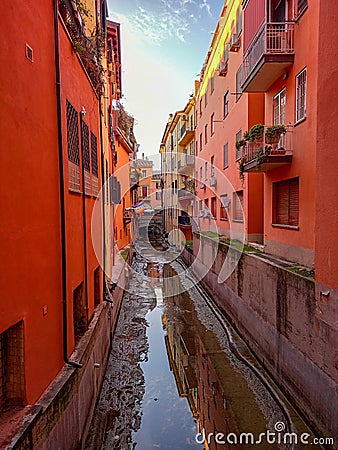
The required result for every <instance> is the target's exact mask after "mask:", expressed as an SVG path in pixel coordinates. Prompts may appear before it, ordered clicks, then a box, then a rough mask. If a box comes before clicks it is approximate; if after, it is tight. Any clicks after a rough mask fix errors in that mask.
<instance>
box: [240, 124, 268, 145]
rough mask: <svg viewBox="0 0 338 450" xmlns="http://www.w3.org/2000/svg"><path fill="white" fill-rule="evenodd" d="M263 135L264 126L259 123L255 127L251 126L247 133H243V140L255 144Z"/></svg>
mask: <svg viewBox="0 0 338 450" xmlns="http://www.w3.org/2000/svg"><path fill="white" fill-rule="evenodd" d="M263 134H264V125H262V124H261V123H257V124H256V125H253V126H252V127H251V128H250V130H249V131H246V132H245V133H244V136H243V137H244V140H246V141H248V142H256V141H261V140H262V139H263Z"/></svg>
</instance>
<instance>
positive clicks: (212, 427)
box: [85, 242, 320, 450]
mask: <svg viewBox="0 0 338 450" xmlns="http://www.w3.org/2000/svg"><path fill="white" fill-rule="evenodd" d="M135 248H136V256H135V257H134V260H133V263H132V267H131V274H130V278H129V282H128V286H127V289H126V292H125V293H124V297H123V301H122V306H121V311H120V316H119V322H118V324H117V327H116V331H115V335H114V339H113V345H112V350H111V353H110V357H109V362H108V365H107V371H106V375H105V379H104V382H103V386H102V391H101V394H100V397H99V399H98V401H97V404H96V408H95V412H94V416H93V420H92V424H91V427H90V431H89V434H88V438H87V441H86V446H85V448H86V449H91V450H93V449H95V450H96V449H105V450H108V449H109V450H113V449H116V450H132V449H137V450H151V449H167V450H169V449H170V450H185V449H201V450H202V449H236V448H245V449H246V448H254V447H256V445H257V448H260V449H274V448H275V449H302V448H308V445H306V444H305V443H302V442H300V441H301V438H303V440H304V439H308V442H311V440H312V439H313V433H312V432H311V431H310V430H309V428H308V427H307V425H305V423H304V422H303V420H302V419H301V418H300V416H299V415H298V414H297V413H296V411H295V410H294V409H293V408H292V406H291V405H290V403H289V402H288V401H287V400H286V399H285V397H284V396H283V395H282V394H281V393H280V391H279V390H278V389H277V387H276V386H275V384H274V383H273V381H272V380H271V379H270V378H269V376H268V375H267V374H266V373H265V371H264V369H263V368H262V367H261V366H260V365H259V364H258V362H257V361H256V360H255V358H254V357H253V355H252V354H251V353H250V351H249V349H248V347H247V346H246V344H245V343H244V341H243V340H242V339H241V338H240V337H239V336H238V334H237V333H236V331H235V330H234V329H233V328H232V327H231V326H230V324H229V323H228V321H227V320H226V318H225V317H224V315H222V313H221V312H220V310H219V309H218V308H217V307H216V305H215V304H214V302H213V301H212V299H211V298H210V297H209V296H208V295H207V294H206V293H205V291H204V290H203V289H202V287H201V286H200V285H199V284H198V282H197V280H194V279H193V278H192V276H191V275H190V274H189V275H187V272H186V267H185V265H184V264H183V262H182V261H181V260H180V258H179V255H178V253H176V254H175V253H173V252H172V251H170V250H166V249H164V248H162V249H161V247H160V246H157V248H153V247H152V246H147V245H145V244H142V243H139V242H138V243H136V246H135ZM161 250H162V251H161ZM286 433H292V434H289V435H288V434H286ZM305 433H307V434H305ZM304 436H305V437H304ZM306 436H309V437H308V438H306ZM296 440H297V442H298V443H297V444H295V442H296ZM318 447H320V446H317V448H318Z"/></svg>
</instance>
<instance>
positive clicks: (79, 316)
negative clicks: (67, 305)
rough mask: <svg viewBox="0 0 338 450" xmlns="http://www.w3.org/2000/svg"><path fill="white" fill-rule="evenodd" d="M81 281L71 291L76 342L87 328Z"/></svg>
mask: <svg viewBox="0 0 338 450" xmlns="http://www.w3.org/2000/svg"><path fill="white" fill-rule="evenodd" d="M85 310H86V308H85V301H84V292H83V282H82V283H81V284H80V285H79V286H78V287H77V288H76V289H74V291H73V324H74V339H75V343H76V344H77V343H78V341H79V340H80V339H81V337H82V336H83V335H84V333H85V331H86V329H87V316H86V312H85Z"/></svg>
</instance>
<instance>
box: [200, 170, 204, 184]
mask: <svg viewBox="0 0 338 450" xmlns="http://www.w3.org/2000/svg"><path fill="white" fill-rule="evenodd" d="M202 171H203V169H202V167H200V183H201V184H202V180H203V175H202Z"/></svg>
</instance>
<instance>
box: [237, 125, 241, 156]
mask: <svg viewBox="0 0 338 450" xmlns="http://www.w3.org/2000/svg"><path fill="white" fill-rule="evenodd" d="M241 140H242V130H239V131H238V132H237V133H236V142H239V141H241ZM241 157H242V150H241V147H239V148H237V147H236V161H237V160H238V159H239V158H241Z"/></svg>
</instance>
